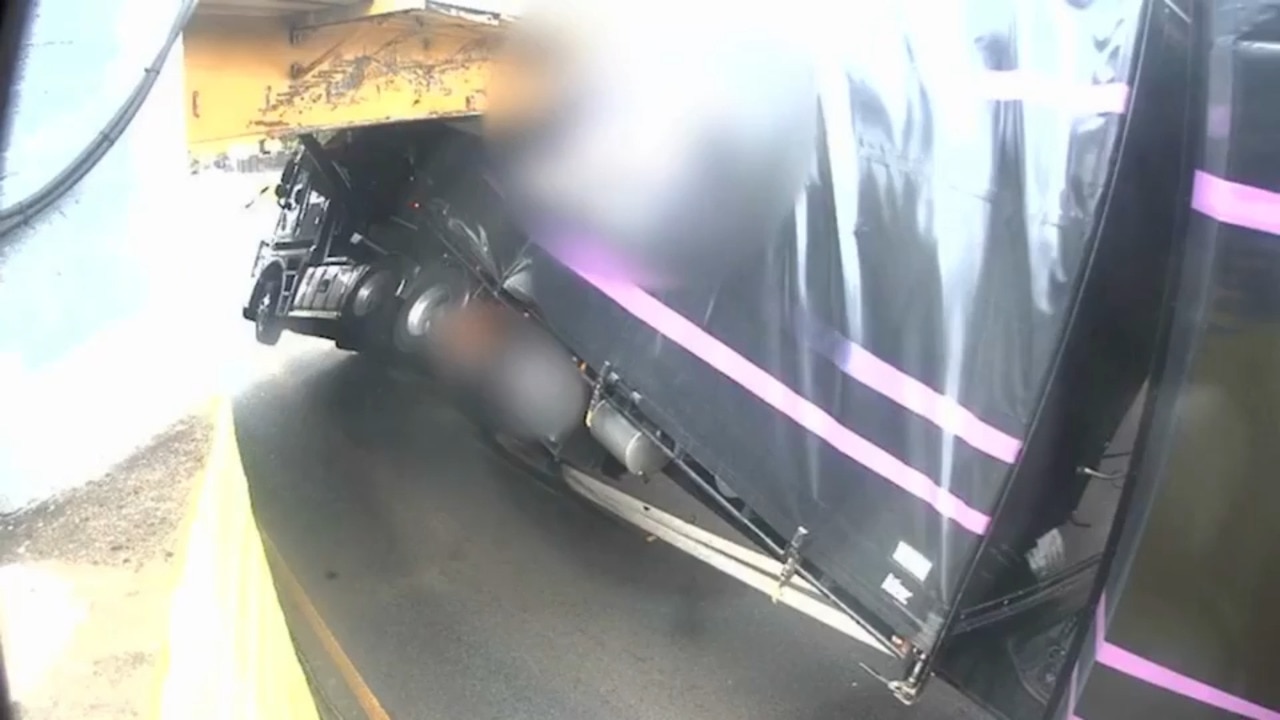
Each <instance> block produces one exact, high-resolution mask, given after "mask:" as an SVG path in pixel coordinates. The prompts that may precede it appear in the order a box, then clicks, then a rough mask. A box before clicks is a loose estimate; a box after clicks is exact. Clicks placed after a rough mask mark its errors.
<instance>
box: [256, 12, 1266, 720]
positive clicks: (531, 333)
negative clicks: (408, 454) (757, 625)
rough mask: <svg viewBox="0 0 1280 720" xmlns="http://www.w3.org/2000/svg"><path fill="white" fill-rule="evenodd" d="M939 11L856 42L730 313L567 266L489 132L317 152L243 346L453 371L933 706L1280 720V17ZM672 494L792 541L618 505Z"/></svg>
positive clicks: (294, 186)
mask: <svg viewBox="0 0 1280 720" xmlns="http://www.w3.org/2000/svg"><path fill="white" fill-rule="evenodd" d="M428 4H429V5H438V4H437V3H428ZM907 6H911V7H914V11H915V12H918V13H919V14H920V18H923V19H915V16H914V15H912V13H911V12H908V9H909V8H908V7H906V6H903V7H901V8H899V9H897V10H892V11H891V10H890V9H887V8H888V7H889V6H877V8H869V7H868V8H860V9H858V10H857V11H856V12H855V11H849V12H847V13H843V14H841V13H833V19H832V20H831V22H833V23H834V22H837V21H845V20H848V21H849V24H848V25H846V26H841V27H843V28H844V29H845V31H847V43H846V44H845V45H842V46H841V52H839V53H837V54H835V55H834V56H831V57H825V58H824V62H825V63H827V65H829V66H830V67H828V66H827V65H824V68H826V69H825V70H824V72H821V73H819V78H820V80H821V81H820V82H819V83H818V86H817V97H816V98H814V99H815V100H816V101H817V105H818V115H817V117H818V128H817V132H816V133H815V137H813V138H812V147H813V162H812V164H811V166H810V168H809V172H808V175H807V179H806V181H805V182H804V187H803V190H802V192H801V193H800V194H799V196H798V197H797V198H796V200H795V202H794V204H793V205H792V206H791V209H790V211H789V213H787V217H786V218H785V220H784V221H783V222H782V223H780V225H779V226H778V228H777V232H776V234H774V233H773V232H772V230H771V231H770V234H771V237H772V240H771V241H770V242H768V243H764V244H762V245H761V246H760V247H758V248H756V247H752V248H751V250H750V252H747V253H745V257H744V259H742V260H741V261H738V260H736V259H735V261H734V262H732V263H729V262H728V261H726V267H725V268H723V271H722V272H719V273H718V274H716V275H715V277H708V278H707V279H706V280H705V282H693V283H686V284H683V285H681V286H679V287H674V288H662V287H654V286H649V285H646V284H645V283H644V282H641V281H639V280H635V279H629V278H626V277H619V276H618V275H616V274H612V273H610V272H607V271H605V270H602V269H601V267H599V266H598V265H593V264H592V263H591V262H589V261H587V260H584V259H583V258H581V257H575V256H573V255H572V253H566V252H563V249H564V247H565V244H564V243H562V242H559V240H560V239H561V238H558V237H556V234H557V232H563V231H557V230H547V229H546V228H545V227H541V228H537V229H534V228H535V225H534V224H532V223H530V222H528V219H529V216H528V215H527V214H526V213H525V212H524V208H519V209H517V208H516V207H515V205H514V204H513V202H512V201H511V196H510V192H509V190H510V188H509V187H508V186H506V185H505V184H504V178H505V177H506V176H505V175H504V174H503V170H502V168H501V167H500V163H495V161H494V156H493V154H492V153H490V152H489V147H488V144H487V143H486V138H485V133H484V132H483V130H484V126H483V124H482V123H483V120H482V114H483V113H482V112H479V111H478V110H477V111H476V112H470V111H468V110H467V109H466V108H465V107H464V108H463V110H462V111H459V112H453V113H443V114H441V115H440V116H437V117H419V118H412V117H409V118H393V119H392V121H390V122H377V123H364V124H352V123H337V124H335V125H334V126H333V127H312V126H308V127H298V128H294V130H297V131H298V132H297V138H298V141H299V142H298V150H297V152H296V153H295V154H294V155H293V156H292V157H291V158H290V160H289V162H288V164H287V165H286V167H285V169H284V170H283V172H282V173H281V176H280V180H279V183H278V184H277V185H276V186H275V188H274V197H275V199H276V201H277V203H278V204H279V206H280V215H279V219H278V222H277V224H276V226H275V228H274V230H273V231H272V232H271V233H270V234H269V236H268V237H266V239H264V240H263V241H262V242H261V243H260V245H259V247H258V251H257V257H256V258H255V259H254V262H253V268H252V274H251V275H252V282H251V283H250V289H249V291H248V292H247V294H246V300H245V303H244V306H243V308H242V314H243V316H244V318H245V319H246V320H248V321H252V322H253V324H254V330H255V333H256V335H257V338H258V340H260V341H261V342H263V343H267V344H273V343H275V342H276V341H277V340H279V338H280V337H281V333H282V332H283V331H285V330H289V331H292V332H297V333H301V334H306V335H313V336H319V337H324V338H329V339H332V340H333V341H334V342H335V343H336V344H337V346H338V347H340V348H344V349H349V350H354V351H357V352H361V353H366V354H369V355H371V356H374V357H377V358H379V359H380V360H381V361H384V362H386V363H389V364H400V365H410V366H413V367H415V368H417V369H419V370H421V371H422V372H425V373H430V374H432V375H433V376H436V377H439V378H443V379H445V380H446V381H447V382H448V384H449V386H450V387H452V388H455V389H456V390H457V395H458V398H459V403H460V404H462V405H464V406H466V407H468V408H471V409H473V410H474V414H475V417H476V420H477V423H478V424H479V425H480V427H481V428H482V429H483V431H484V432H486V433H488V434H489V435H491V436H492V437H493V438H495V440H496V441H497V442H500V443H501V444H502V446H503V447H504V448H507V450H508V451H509V452H511V453H512V454H513V455H514V456H518V457H519V458H521V460H522V461H523V462H525V463H526V466H527V467H528V468H529V469H530V470H531V471H533V472H544V473H551V474H555V475H557V476H560V477H561V479H562V480H563V482H565V483H567V484H568V485H569V486H570V487H572V488H573V489H575V490H577V491H578V492H579V493H581V494H582V495H583V496H585V497H587V498H588V499H591V500H592V501H593V502H596V503H597V504H599V505H601V506H602V507H604V508H605V509H606V510H608V511H610V512H612V513H614V514H617V515H619V516H621V517H623V518H625V519H627V520H629V521H631V522H633V523H634V524H637V525H639V526H640V527H642V528H645V529H646V531H648V532H651V533H653V534H654V535H656V536H658V537H660V538H662V539H663V540H666V541H668V542H671V543H673V544H675V545H677V546H678V547H681V548H682V549H685V550H686V551H688V552H690V553H693V554H695V555H697V556H698V557H700V558H701V559H703V560H705V561H706V562H709V563H711V564H713V565H715V566H716V567H718V568H720V569H722V570H724V571H725V572H728V573H730V574H733V575H734V576H735V577H738V578H739V579H741V580H743V581H744V582H747V583H748V584H751V585H752V586H754V587H757V588H758V589H760V590H762V591H764V592H767V593H769V594H771V595H772V596H773V597H774V599H775V600H776V601H779V602H781V603H785V604H787V605H789V606H791V607H792V608H795V609H797V610H800V611H802V612H805V613H807V614H809V615H811V616H813V617H815V618H817V619H818V620H819V621H821V622H824V623H826V624H827V625H828V626H829V627H831V628H833V630H835V631H838V632H843V633H845V634H846V635H849V636H850V637H851V638H853V639H855V640H856V641H859V642H862V643H864V644H866V645H869V646H871V647H873V648H875V649H876V650H877V651H879V654H880V656H881V657H882V658H883V662H881V663H878V664H875V666H874V667H871V666H870V665H868V666H865V670H866V672H867V673H868V674H869V676H871V677H874V678H877V679H879V680H880V681H882V682H883V683H884V684H885V686H886V688H887V691H888V692H892V693H893V694H895V695H896V696H897V697H898V698H899V699H901V700H902V701H903V702H907V703H911V702H914V701H915V700H916V699H917V698H918V697H919V696H920V694H921V693H922V692H923V691H924V690H925V689H926V687H927V685H928V683H929V682H930V681H931V679H933V678H935V677H936V678H941V679H942V680H943V681H945V682H947V683H949V684H951V685H954V686H955V687H957V688H959V689H960V690H961V691H962V692H963V693H964V694H965V695H966V696H967V697H969V698H970V699H971V700H973V701H974V702H975V703H976V704H978V705H980V706H981V707H982V708H984V709H985V710H986V711H987V712H989V713H991V714H992V716H994V717H1001V718H1009V719H1011V720H1022V719H1023V718H1077V717H1078V718H1086V719H1087V720H1094V719H1096V718H1110V717H1115V718H1129V717H1135V716H1138V714H1139V713H1144V714H1148V715H1150V716H1152V717H1168V718H1200V717H1205V718H1208V717H1248V718H1280V694H1277V690H1276V685H1275V683H1274V682H1273V680H1274V678H1275V673H1274V671H1272V670H1270V669H1269V668H1270V667H1271V660H1270V649H1271V648H1272V647H1273V646H1274V645H1275V643H1276V641H1280V624H1278V623H1277V622H1276V621H1275V620H1274V619H1273V616H1274V607H1275V605H1276V603H1277V602H1280V581H1277V579H1276V576H1275V573H1272V572H1269V571H1268V569H1267V567H1268V563H1267V562H1266V560H1265V557H1266V555H1267V553H1268V552H1269V550H1268V548H1270V547H1273V546H1274V542H1275V541H1276V540H1277V539H1280V537H1278V536H1277V530H1276V529H1275V527H1276V526H1275V523H1272V522H1268V521H1267V519H1266V518H1267V515H1266V513H1269V512H1273V511H1274V510H1275V509H1276V508H1278V507H1280V496H1277V494H1276V493H1275V492H1274V491H1273V490H1272V489H1271V486H1272V485H1274V483H1271V482H1269V481H1266V480H1265V479H1266V478H1269V477H1271V476H1272V475H1274V467H1275V464H1274V462H1273V458H1272V455H1273V454H1274V450H1273V449H1272V448H1273V446H1274V445H1275V443H1274V442H1273V439H1271V438H1272V435H1274V433H1272V432H1271V430H1274V429H1275V426H1276V420H1275V417H1280V416H1276V415H1275V413H1274V402H1271V401H1273V400H1275V392H1274V390H1275V387H1276V383H1275V382H1274V376H1275V368H1274V363H1269V362H1268V361H1267V360H1266V358H1271V359H1274V354H1275V352H1276V348H1277V347H1280V345H1277V344H1276V343H1275V342H1274V341H1273V339H1274V337H1275V332H1276V331H1275V323H1274V320H1275V317H1277V314H1276V313H1275V312H1274V310H1275V308H1274V307H1273V306H1274V303H1273V302H1270V300H1274V297H1275V293H1274V292H1273V290H1272V289H1271V288H1272V286H1274V280H1275V279H1276V277H1280V255H1277V254H1276V252H1275V247H1276V246H1275V239H1276V235H1277V234H1278V233H1280V221H1277V220H1276V218H1280V194H1277V189H1280V170H1277V168H1280V163H1277V160H1278V159H1280V158H1276V157H1275V151H1274V148H1275V147H1280V132H1278V131H1276V130H1275V129H1274V128H1278V127H1280V105H1277V104H1276V103H1275V102H1274V100H1273V99H1272V97H1273V96H1274V93H1273V92H1269V91H1268V90H1267V88H1274V87H1280V12H1278V11H1277V8H1275V7H1274V6H1272V5H1270V4H1268V3H1266V2H1246V3H1239V2H1236V3H1216V2H1201V3H1192V2H1183V1H1181V0H1117V1H1116V2H1083V1H1081V2H1076V1H1074V0H1073V1H1071V2H1067V1H1065V0H1064V1H1061V2H1059V1H1057V0H1042V1H1037V2H1034V3H1023V4H1016V6H1015V5H1009V6H1007V7H1006V6H1000V7H999V8H994V7H993V6H991V5H990V4H989V3H984V2H981V1H980V0H972V1H970V2H960V3H953V4H950V5H948V6H947V7H946V8H940V7H937V6H936V4H931V5H929V7H925V5H924V4H923V3H907ZM893 7H898V6H893ZM436 10H439V8H436ZM505 22H506V21H505V20H504V21H503V22H502V23H497V25H495V27H500V26H504V25H503V23H505ZM482 85H483V84H482ZM557 117H558V118H559V119H558V120H556V121H554V122H563V123H567V124H572V123H573V122H575V121H579V122H581V121H583V120H582V118H581V117H574V108H569V109H568V110H567V111H565V113H564V114H563V116H557ZM805 141H806V142H808V141H809V138H806V139H805ZM713 175H714V174H713ZM711 182H714V177H713V178H712V180H711ZM726 182H727V180H726ZM699 187H701V186H699ZM709 193H713V189H712V190H710V191H709ZM744 212H747V209H744ZM584 228H585V230H584ZM591 229H592V228H591V226H590V223H589V222H584V223H583V224H582V225H581V226H579V227H578V228H576V229H575V232H579V233H582V232H585V233H586V235H587V236H590V231H591ZM1226 427H1233V428H1248V429H1249V430H1248V432H1247V437H1245V438H1243V439H1242V438H1240V437H1235V439H1234V440H1233V441H1232V442H1225V441H1224V442H1217V441H1216V439H1221V438H1220V432H1221V431H1222V428H1226ZM1210 440H1214V441H1212V442H1211V441H1210ZM1208 458H1213V459H1212V460H1211V459H1208ZM1206 468H1212V469H1213V470H1212V472H1211V473H1210V472H1209V471H1208V470H1206ZM658 473H661V474H664V475H666V476H667V477H670V478H671V479H673V480H674V481H676V482H677V483H679V484H680V485H681V486H682V487H684V488H685V489H687V490H688V491H689V493H691V494H692V495H693V496H695V497H696V498H698V499H699V500H700V501H702V502H703V503H705V504H706V505H707V506H708V507H710V508H711V509H713V510H714V511H715V512H716V513H717V514H718V515H719V516H720V517H721V518H723V519H724V520H726V521H728V522H729V523H730V524H731V525H732V526H733V527H734V528H736V529H737V530H739V531H740V532H741V533H742V535H743V536H744V537H746V538H749V539H750V540H751V541H752V543H753V544H754V546H753V547H747V546H744V545H741V544H739V543H737V542H732V541H730V540H728V539H726V538H721V537H716V536H712V535H710V534H709V533H707V532H706V531H704V530H702V529H700V528H697V527H693V526H691V525H690V524H689V523H686V522H684V521H681V520H679V519H678V518H674V517H672V516H668V515H666V514H664V513H662V512H661V510H660V509H657V508H653V507H650V506H649V505H647V504H644V503H641V502H639V501H637V500H636V499H635V498H631V497H629V496H627V495H626V494H625V493H622V492H621V491H619V490H618V489H617V488H616V487H614V486H613V485H612V484H611V482H612V479H615V478H618V477H620V476H622V475H623V474H631V475H641V476H644V475H653V474H658Z"/></svg>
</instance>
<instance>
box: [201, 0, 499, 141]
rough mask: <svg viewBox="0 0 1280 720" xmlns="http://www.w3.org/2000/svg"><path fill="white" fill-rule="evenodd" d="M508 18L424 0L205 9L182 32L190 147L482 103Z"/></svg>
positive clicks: (468, 110)
mask: <svg viewBox="0 0 1280 720" xmlns="http://www.w3.org/2000/svg"><path fill="white" fill-rule="evenodd" d="M423 8H428V9H423ZM502 26H503V22H502V18H501V16H499V15H497V14H496V13H482V12H470V11H463V10H457V9H456V8H454V7H453V6H445V5H443V4H440V3H430V2H423V1H422V0H417V1H416V2H411V1H409V0H367V1H366V2H363V3H359V4H358V5H354V6H351V7H342V8H338V9H335V10H321V11H316V12H311V13H305V14H301V15H294V16H282V17H275V18H272V17H265V18H264V17H237V16H226V15H220V14H199V13H198V14H197V15H196V17H195V18H194V19H193V20H192V21H191V23H190V24H189V25H188V27H187V30H186V33H185V35H184V38H183V40H184V47H185V71H186V97H187V109H186V112H187V138H188V143H189V146H190V149H191V152H192V154H193V155H195V156H210V155H216V154H219V153H222V152H226V151H227V150H228V149H230V148H232V147H234V146H237V145H241V146H245V145H253V144H256V143H257V142H258V141H260V140H262V139H263V138H276V137H283V136H288V135H292V134H296V133H299V132H303V131H315V130H322V129H335V128H346V127H358V126H363V125H373V124H378V123H385V122H392V121H400V120H413V119H426V118H442V117H459V116H466V115H474V114H478V113H481V112H483V111H484V109H485V107H486V104H487V97H486V87H487V85H488V79H489V75H490V70H491V59H492V57H493V54H494V50H495V47H496V41H497V39H498V36H499V34H500V32H501V29H502Z"/></svg>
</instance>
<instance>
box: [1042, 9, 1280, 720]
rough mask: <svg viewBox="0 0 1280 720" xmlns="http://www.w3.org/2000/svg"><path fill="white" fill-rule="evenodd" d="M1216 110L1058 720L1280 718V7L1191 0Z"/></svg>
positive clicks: (1211, 108) (1207, 110)
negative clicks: (1125, 497)
mask: <svg viewBox="0 0 1280 720" xmlns="http://www.w3.org/2000/svg"><path fill="white" fill-rule="evenodd" d="M1189 5H1190V7H1191V9H1190V12H1191V13H1192V14H1193V15H1194V24H1195V27H1196V32H1197V33H1198V34H1199V35H1200V37H1201V38H1202V43H1203V48H1204V56H1203V57H1201V58H1199V60H1200V62H1202V63H1203V65H1204V68H1205V70H1206V78H1205V81H1206V83H1207V92H1206V93H1205V102H1206V106H1205V107H1203V108H1201V110H1202V111H1203V117H1204V125H1203V131H1202V135H1201V138H1200V140H1201V145H1202V150H1201V152H1200V153H1199V155H1198V161H1197V165H1198V168H1197V170H1196V171H1195V173H1194V178H1193V182H1192V191H1191V197H1190V198H1189V201H1190V206H1191V209H1192V211H1193V212H1192V213H1191V215H1190V220H1189V223H1188V232H1187V240H1186V251H1185V258H1184V260H1183V267H1182V272H1181V274H1180V279H1179V283H1178V286H1177V288H1176V297H1175V301H1174V307H1175V308H1176V315H1175V317H1174V323H1173V326H1172V331H1171V336H1170V340H1169V348H1168V354H1167V361H1166V363H1165V366H1164V367H1163V368H1162V369H1161V373H1162V377H1161V384H1160V386H1159V387H1160V392H1159V393H1157V395H1156V401H1155V404H1154V406H1153V412H1152V419H1151V421H1150V425H1149V427H1148V428H1147V440H1146V445H1147V447H1146V449H1145V451H1144V453H1143V456H1144V461H1143V462H1142V463H1141V464H1140V466H1139V467H1138V468H1137V473H1136V476H1135V478H1134V481H1135V482H1136V483H1137V485H1136V489H1135V502H1134V507H1133V509H1132V510H1131V511H1130V512H1129V517H1128V518H1126V522H1125V525H1124V527H1123V531H1122V535H1121V536H1120V540H1119V545H1118V548H1117V551H1116V556H1115V562H1114V564H1113V567H1112V569H1111V572H1110V575H1109V577H1108V579H1107V585H1106V593H1105V595H1104V597H1103V598H1102V600H1101V603H1100V604H1099V606H1098V608H1097V611H1096V613H1095V615H1094V622H1093V623H1092V631H1091V634H1090V637H1089V638H1088V639H1087V641H1086V642H1085V643H1084V647H1083V650H1082V653H1081V660H1080V661H1079V662H1078V664H1077V666H1076V670H1075V672H1074V674H1073V676H1072V682H1071V692H1069V693H1067V694H1066V695H1064V698H1063V702H1062V703H1061V705H1060V707H1059V717H1062V718H1069V719H1073V720H1074V719H1076V718H1082V719H1083V720H1110V719H1112V718H1115V719H1117V720H1119V719H1121V718H1125V719H1127V718H1133V717H1152V718H1156V717H1158V718H1171V719H1178V720H1181V719H1183V718H1186V719H1187V720H1196V719H1198V718H1204V719H1206V720H1208V719H1210V718H1235V717H1240V718H1252V719H1254V720H1280V684H1277V682H1276V680H1277V677H1280V673H1277V670H1276V661H1275V653H1276V648H1277V647H1280V620H1278V619H1277V615H1276V608H1277V607H1278V606H1280V575H1277V573H1276V572H1275V560H1274V554H1275V548H1276V547H1277V544H1278V543H1280V525H1277V523H1276V522H1275V512H1276V509H1277V508H1280V484H1277V483H1276V482H1275V478H1276V475H1277V470H1276V468H1277V467H1278V466H1280V444H1277V442H1276V438H1277V437H1280V413H1278V412H1277V408H1278V407H1280V95H1278V94H1277V88H1280V6H1277V5H1276V4H1275V3H1273V2H1259V1H1252V2H1237V1H1232V2H1225V1H1222V2H1202V3H1190V4H1189Z"/></svg>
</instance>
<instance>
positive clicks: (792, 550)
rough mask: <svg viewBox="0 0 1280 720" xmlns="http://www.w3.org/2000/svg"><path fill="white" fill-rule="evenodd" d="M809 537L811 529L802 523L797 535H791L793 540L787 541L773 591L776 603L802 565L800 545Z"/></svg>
mask: <svg viewBox="0 0 1280 720" xmlns="http://www.w3.org/2000/svg"><path fill="white" fill-rule="evenodd" d="M807 537H809V531H808V530H807V529H806V528H805V527H804V526H803V525H801V526H800V527H798V528H796V533H795V535H792V536H791V542H789V543H787V550H786V552H785V553H784V554H783V558H782V569H781V570H780V571H779V572H778V584H777V586H776V587H775V588H774V591H773V602H774V603H777V602H778V599H779V598H781V597H782V591H783V589H784V588H786V587H787V584H788V583H790V582H791V578H793V577H795V574H796V570H797V569H798V568H799V567H800V546H801V545H802V544H804V540H805V538H807Z"/></svg>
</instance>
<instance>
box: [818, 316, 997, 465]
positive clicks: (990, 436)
mask: <svg viewBox="0 0 1280 720" xmlns="http://www.w3.org/2000/svg"><path fill="white" fill-rule="evenodd" d="M836 343H837V344H838V346H837V347H836V348H833V352H831V353H830V355H832V356H833V357H832V358H831V359H832V361H833V362H835V364H836V365H837V366H838V367H839V368H840V369H841V370H842V371H844V373H845V374H846V375H848V376H849V377H852V378H853V379H855V380H857V381H858V382H860V383H862V384H863V385H866V386H867V387H869V388H871V389H872V390H875V391H876V392H878V393H880V394H881V395H884V396H885V397H887V398H889V399H890V400H892V401H894V402H896V403H898V404H899V405H901V406H902V407H904V408H906V409H907V410H910V411H911V412H913V413H915V414H917V415H919V416H920V417H922V418H924V419H926V420H928V421H929V422H931V423H933V424H934V425H937V426H938V427H940V428H942V429H943V430H946V431H947V432H949V433H952V434H953V435H955V436H956V437H958V438H960V439H961V440H964V441H965V442H966V443H968V444H969V445H971V446H973V447H974V448H975V449H977V450H979V451H981V452H984V453H986V454H987V455H990V456H991V457H993V458H995V459H997V460H1003V461H1004V462H1006V463H1011V464H1012V463H1013V462H1015V461H1017V459H1018V453H1019V452H1021V450H1022V441H1020V440H1018V438H1015V437H1013V436H1012V435H1009V434H1007V433H1004V432H1002V431H1000V429H998V428H996V427H993V426H991V425H988V424H987V423H985V422H983V420H982V419H981V418H979V417H978V416H977V415H975V414H974V413H973V412H972V411H971V410H969V409H968V408H966V407H964V406H963V405H961V404H960V403H958V402H956V401H955V399H954V398H951V397H948V396H946V395H943V394H942V393H940V392H937V391H936V390H934V389H933V388H931V387H929V386H928V385H926V384H924V383H923V382H921V381H919V380H917V379H916V378H914V377H912V376H911V375H908V374H907V373H905V372H903V371H902V370H899V369H898V368H896V367H894V366H892V365H890V364H889V363H887V362H885V361H884V360H881V359H880V358H878V357H876V356H875V355H873V354H872V353H871V352H870V351H869V350H867V349H866V348H864V347H862V346H861V345H859V344H857V343H855V342H853V341H852V340H849V339H847V338H844V337H840V338H838V339H837V340H836Z"/></svg>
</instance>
